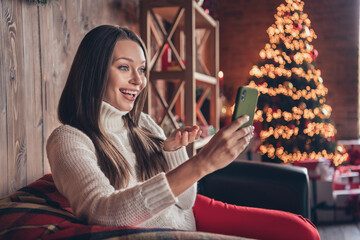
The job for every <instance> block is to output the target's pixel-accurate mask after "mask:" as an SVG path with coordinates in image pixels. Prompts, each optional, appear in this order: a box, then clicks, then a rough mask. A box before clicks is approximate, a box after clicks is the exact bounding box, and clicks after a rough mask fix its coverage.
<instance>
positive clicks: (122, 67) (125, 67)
mask: <svg viewBox="0 0 360 240" xmlns="http://www.w3.org/2000/svg"><path fill="white" fill-rule="evenodd" d="M118 69H120V70H123V71H127V70H128V69H129V67H128V66H124V65H121V66H119V67H118Z"/></svg>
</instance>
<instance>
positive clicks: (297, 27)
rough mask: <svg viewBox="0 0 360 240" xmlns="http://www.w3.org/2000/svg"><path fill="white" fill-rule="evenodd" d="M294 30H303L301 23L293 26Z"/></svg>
mask: <svg viewBox="0 0 360 240" xmlns="http://www.w3.org/2000/svg"><path fill="white" fill-rule="evenodd" d="M293 28H294V29H295V30H299V31H300V30H301V28H302V25H301V23H294V25H293Z"/></svg>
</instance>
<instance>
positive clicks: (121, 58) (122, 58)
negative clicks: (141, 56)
mask: <svg viewBox="0 0 360 240" xmlns="http://www.w3.org/2000/svg"><path fill="white" fill-rule="evenodd" d="M117 60H127V61H129V62H134V60H133V59H132V58H128V57H118V58H116V59H115V60H114V61H113V62H116V61H117ZM145 62H146V61H145V60H144V61H142V62H141V63H145Z"/></svg>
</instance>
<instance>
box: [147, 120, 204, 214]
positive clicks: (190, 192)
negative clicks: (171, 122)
mask: <svg viewBox="0 0 360 240" xmlns="http://www.w3.org/2000/svg"><path fill="white" fill-rule="evenodd" d="M140 125H142V126H143V127H145V128H146V129H148V130H149V131H151V132H152V133H154V134H156V135H157V136H159V137H161V138H163V139H166V136H165V133H164V131H163V129H162V128H161V127H160V126H159V125H158V124H156V123H155V121H154V120H153V119H152V118H151V117H150V115H148V114H145V113H142V115H141V118H140ZM163 154H164V157H165V159H166V161H167V163H168V164H169V168H170V169H174V168H176V167H177V166H179V165H180V164H182V163H184V162H186V161H187V160H188V159H189V156H188V154H187V152H186V148H185V147H181V148H180V149H178V150H176V151H163ZM196 193H197V183H194V184H193V185H192V186H191V187H190V188H188V189H187V190H186V191H185V192H183V193H182V194H180V195H179V196H178V197H177V198H178V203H177V206H178V207H180V208H182V209H190V208H192V207H193V205H194V203H195V199H196Z"/></svg>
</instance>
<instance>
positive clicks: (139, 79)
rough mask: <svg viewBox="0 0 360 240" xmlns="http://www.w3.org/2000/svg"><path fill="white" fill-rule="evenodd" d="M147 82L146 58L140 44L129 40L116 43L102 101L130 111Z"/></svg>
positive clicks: (121, 109)
mask: <svg viewBox="0 0 360 240" xmlns="http://www.w3.org/2000/svg"><path fill="white" fill-rule="evenodd" d="M146 84H147V79H146V59H145V55H144V52H143V50H142V48H141V47H140V45H139V44H138V43H136V42H134V41H131V40H120V41H118V42H117V43H116V45H115V48H114V53H113V59H112V63H111V66H110V70H109V81H108V84H107V86H106V90H105V94H104V101H105V102H107V103H109V104H111V105H112V106H114V107H115V108H117V109H119V110H120V111H130V110H131V109H132V108H133V107H134V103H135V99H136V98H137V97H138V96H139V94H140V92H141V90H143V89H144V87H145V86H146Z"/></svg>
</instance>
